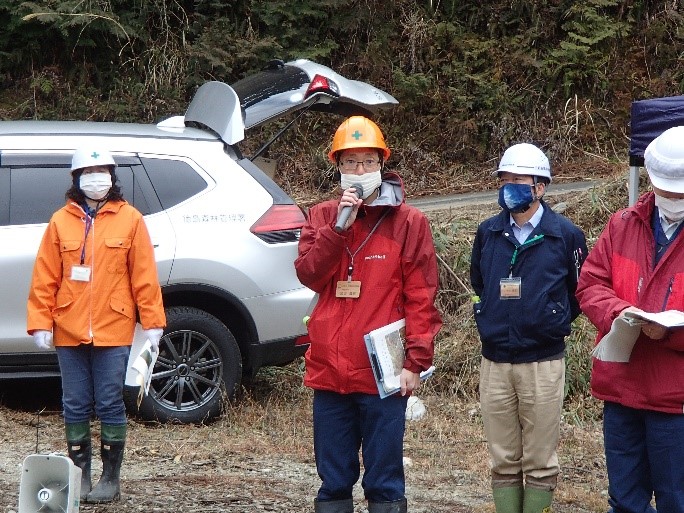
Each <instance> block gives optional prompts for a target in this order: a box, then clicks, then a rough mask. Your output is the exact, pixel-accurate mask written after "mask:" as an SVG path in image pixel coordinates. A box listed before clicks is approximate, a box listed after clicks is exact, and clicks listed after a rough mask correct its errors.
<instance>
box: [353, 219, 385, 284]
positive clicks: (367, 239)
mask: <svg viewBox="0 0 684 513" xmlns="http://www.w3.org/2000/svg"><path fill="white" fill-rule="evenodd" d="M389 213H390V209H389V208H387V209H386V210H385V211H384V212H383V213H382V215H381V216H380V219H378V221H377V222H376V223H375V226H373V229H372V230H371V231H370V232H369V233H368V235H366V238H365V239H364V240H363V242H362V243H361V245H360V246H359V247H358V248H356V251H354V253H352V252H351V251H350V250H349V246H345V247H344V249H346V250H347V253H348V254H349V258H350V262H349V267H348V268H347V281H351V277H352V272H353V271H354V257H355V256H356V254H357V253H358V252H359V251H361V248H362V247H364V246H365V245H366V242H368V241H369V239H370V238H371V235H373V234H374V233H375V230H377V229H378V226H380V223H382V220H383V219H385V217H387V214H389Z"/></svg>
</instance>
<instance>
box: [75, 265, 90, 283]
mask: <svg viewBox="0 0 684 513" xmlns="http://www.w3.org/2000/svg"><path fill="white" fill-rule="evenodd" d="M71 279H72V280H74V281H90V267H89V266H87V265H75V266H73V267H72V268H71Z"/></svg>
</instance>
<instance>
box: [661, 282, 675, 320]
mask: <svg viewBox="0 0 684 513" xmlns="http://www.w3.org/2000/svg"><path fill="white" fill-rule="evenodd" d="M673 283H674V276H673V277H671V278H670V283H669V285H668V286H667V291H665V301H663V308H662V310H663V312H664V311H665V310H666V309H667V302H668V301H669V300H670V294H672V284H673Z"/></svg>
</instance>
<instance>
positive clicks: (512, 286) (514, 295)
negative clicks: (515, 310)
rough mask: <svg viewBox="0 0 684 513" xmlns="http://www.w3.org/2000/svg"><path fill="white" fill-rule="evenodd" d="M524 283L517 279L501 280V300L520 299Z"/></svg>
mask: <svg viewBox="0 0 684 513" xmlns="http://www.w3.org/2000/svg"><path fill="white" fill-rule="evenodd" d="M521 290H522V281H521V278H520V277H519V276H518V277H516V278H501V281H500V282H499V297H500V298H501V299H520V294H521Z"/></svg>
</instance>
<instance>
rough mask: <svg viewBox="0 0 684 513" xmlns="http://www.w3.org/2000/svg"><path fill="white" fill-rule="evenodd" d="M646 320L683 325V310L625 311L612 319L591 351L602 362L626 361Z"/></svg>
mask: <svg viewBox="0 0 684 513" xmlns="http://www.w3.org/2000/svg"><path fill="white" fill-rule="evenodd" d="M646 322H655V323H657V324H660V325H661V326H665V327H666V328H676V327H678V326H684V312H680V311H679V310H665V311H664V312H655V313H650V312H633V311H627V312H624V313H623V314H622V315H619V316H618V317H616V318H615V320H614V321H613V324H612V326H611V327H610V331H609V332H608V333H606V335H605V336H604V337H603V338H602V339H601V341H600V342H599V343H598V344H597V345H596V347H595V348H594V350H593V351H592V352H591V354H592V355H593V356H595V357H596V358H597V359H599V360H603V361H604V362H628V361H629V357H630V356H631V354H632V349H633V348H634V344H635V343H636V341H637V339H638V338H639V334H640V333H641V326H642V325H643V324H645V323H646Z"/></svg>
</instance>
